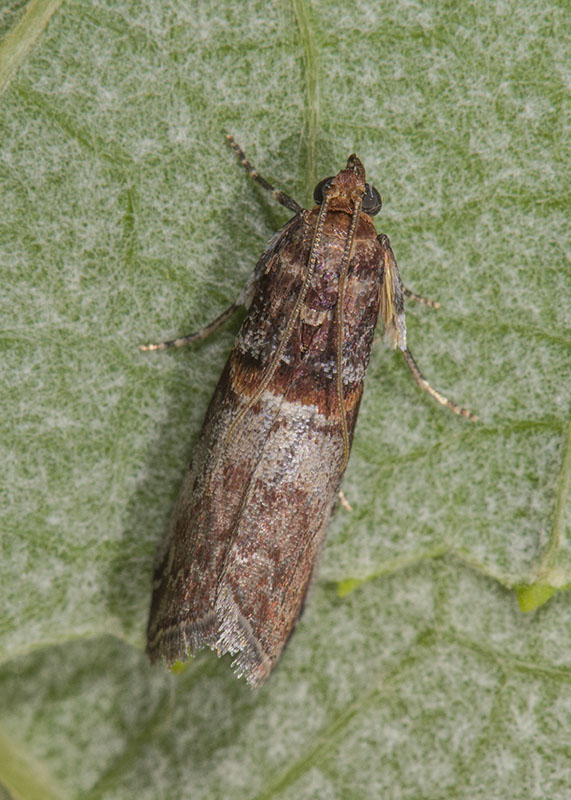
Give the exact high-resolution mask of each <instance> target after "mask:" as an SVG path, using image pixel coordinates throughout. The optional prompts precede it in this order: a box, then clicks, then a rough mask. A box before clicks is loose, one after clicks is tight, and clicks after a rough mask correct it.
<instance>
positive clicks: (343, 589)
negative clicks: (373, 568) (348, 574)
mask: <svg viewBox="0 0 571 800" xmlns="http://www.w3.org/2000/svg"><path fill="white" fill-rule="evenodd" d="M362 583H363V580H362V579H361V578H347V580H345V581H339V583H338V584H337V596H338V597H347V595H349V594H351V592H354V591H355V589H356V588H357V587H358V586H360V585H361V584H362Z"/></svg>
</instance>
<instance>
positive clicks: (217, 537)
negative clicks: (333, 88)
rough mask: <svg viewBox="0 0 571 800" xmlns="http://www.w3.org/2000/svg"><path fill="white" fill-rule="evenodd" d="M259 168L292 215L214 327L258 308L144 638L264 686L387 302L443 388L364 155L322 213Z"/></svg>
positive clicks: (219, 390)
mask: <svg viewBox="0 0 571 800" xmlns="http://www.w3.org/2000/svg"><path fill="white" fill-rule="evenodd" d="M227 138H228V141H229V143H230V145H231V146H232V148H233V149H234V151H235V152H236V154H237V155H238V157H239V159H240V161H241V162H242V164H243V165H244V167H245V168H246V170H247V171H248V172H249V174H250V175H251V177H252V178H253V179H254V180H255V181H257V182H258V183H259V184H261V186H263V187H264V189H266V190H268V191H269V192H271V193H272V194H273V196H274V198H275V199H276V200H277V201H278V203H280V204H281V205H283V206H285V207H286V208H288V209H289V210H291V211H292V212H293V213H294V216H293V218H292V219H291V220H290V221H289V222H288V223H286V225H284V227H283V228H282V229H281V230H280V231H279V232H278V233H277V234H276V235H275V236H274V237H273V239H272V240H271V241H270V243H269V245H268V247H267V249H266V250H265V252H264V253H263V254H262V256H261V257H260V259H259V261H258V263H257V265H256V267H255V269H254V272H253V274H252V276H251V278H250V280H249V281H248V283H247V285H246V287H245V289H244V290H243V292H242V293H241V294H240V296H239V297H238V299H237V300H236V302H235V303H233V304H232V305H231V306H230V307H229V308H228V309H226V311H224V312H223V313H222V314H221V315H220V316H219V317H218V318H217V319H216V320H214V322H212V323H211V324H210V325H208V326H206V327H205V328H203V329H202V330H201V331H199V332H198V333H195V334H190V335H189V336H184V337H181V338H179V339H174V340H172V341H169V342H163V343H161V344H155V345H144V346H143V347H142V349H146V350H158V349H165V348H167V347H173V346H176V347H178V346H180V345H183V344H186V343H188V342H192V341H195V340H197V339H203V338H205V337H206V336H208V335H209V334H211V333H212V332H213V331H214V330H216V328H218V327H219V325H221V324H222V323H223V322H224V321H225V320H227V319H228V318H229V317H230V316H231V314H233V312H234V311H235V310H236V309H237V308H238V307H239V306H246V308H247V309H248V312H247V315H246V317H245V319H244V322H243V324H242V327H241V328H240V331H239V333H238V335H237V337H236V340H235V343H234V347H233V349H232V352H231V353H230V356H229V358H228V361H227V362H226V366H225V367H224V371H223V373H222V376H221V378H220V380H219V382H218V386H217V387H216V390H215V392H214V396H213V398H212V400H211V402H210V405H209V407H208V411H207V413H206V418H205V420H204V424H203V427H202V431H201V433H200V437H199V440H198V443H197V445H196V448H195V451H194V454H193V457H192V461H191V464H190V467H189V469H188V472H187V474H186V477H185V479H184V482H183V484H182V488H181V490H180V494H179V497H178V500H177V502H176V506H175V509H174V512H173V515H172V518H171V521H170V524H169V526H168V529H167V532H166V535H165V537H164V539H163V541H162V543H161V544H160V547H159V549H158V552H157V557H156V562H155V569H154V578H153V594H152V602H151V610H150V616H149V623H148V632H147V638H148V644H147V652H148V655H149V657H150V659H151V661H155V660H158V659H164V660H166V661H167V663H168V664H169V665H172V664H173V662H174V661H176V660H184V659H186V658H187V657H188V654H189V653H190V654H191V655H194V654H195V653H196V652H197V651H198V650H200V649H201V648H203V647H205V646H208V647H210V648H211V649H213V650H215V651H216V652H217V653H218V655H223V654H225V653H230V654H231V655H232V656H233V657H234V660H233V663H232V666H233V667H234V669H235V671H236V673H237V675H238V676H244V677H245V678H246V680H247V682H248V683H249V684H251V685H252V686H259V685H261V684H262V683H263V682H264V681H265V680H266V679H267V677H268V676H269V675H270V673H271V671H272V669H273V667H274V666H275V664H276V662H277V661H278V659H279V657H280V654H281V653H282V651H283V649H284V647H285V645H286V643H287V641H288V639H289V638H290V636H291V635H292V633H293V631H294V628H295V626H296V624H297V622H298V620H299V618H300V615H301V613H302V610H303V606H304V603H305V600H306V597H307V592H308V587H309V586H310V584H311V580H312V576H313V574H314V572H315V568H316V563H317V560H318V557H319V553H320V551H321V549H322V547H323V544H324V541H325V536H326V533H327V528H328V525H329V521H330V518H331V513H332V509H333V506H334V504H335V501H336V498H337V495H338V492H339V487H340V483H341V479H342V477H343V473H344V471H345V467H346V465H347V460H348V458H349V453H350V451H351V443H352V440H353V432H354V430H355V423H356V421H357V414H358V412H359V404H360V402H361V396H362V393H363V383H364V380H365V374H366V372H367V367H368V364H369V357H370V353H371V346H372V344H373V336H374V332H375V327H376V325H377V320H378V317H379V315H380V316H381V318H382V322H383V326H384V336H385V340H386V342H387V343H388V344H389V345H390V346H391V347H392V348H398V349H399V350H401V351H402V353H403V355H404V358H405V361H406V363H407V365H408V367H409V369H410V371H411V372H412V375H413V377H414V379H415V381H416V382H417V384H418V385H419V386H420V387H421V388H422V389H424V390H425V391H427V392H429V393H430V394H431V395H432V397H433V398H435V400H437V401H438V402H439V403H441V404H442V405H444V406H447V407H448V408H450V409H452V411H454V412H455V413H457V414H461V415H463V416H465V417H468V418H470V419H473V418H474V415H473V414H471V413H470V412H469V411H468V410H466V409H464V408H460V407H459V406H457V405H456V404H455V403H452V402H451V401H449V400H448V399H447V398H446V397H444V396H443V395H441V394H440V393H439V392H437V391H436V390H435V389H434V388H433V387H432V386H431V385H430V384H429V383H428V381H426V379H425V378H424V377H423V375H422V374H421V372H420V370H419V368H418V367H417V365H416V362H415V361H414V359H413V357H412V355H411V353H410V350H409V349H408V347H407V342H406V324H405V314H404V296H405V295H408V296H409V297H411V298H412V299H416V300H420V301H423V302H429V303H430V301H427V300H426V299H425V298H421V297H419V296H418V295H415V294H414V293H412V292H410V291H408V290H406V289H404V288H403V286H402V283H401V279H400V275H399V271H398V267H397V263H396V260H395V257H394V254H393V251H392V249H391V244H390V241H389V239H388V237H387V236H385V235H384V234H380V235H377V233H376V231H375V227H374V224H373V219H372V218H373V217H374V215H375V214H377V213H378V212H379V211H380V209H381V197H380V195H379V193H378V191H377V190H376V189H375V188H374V187H373V186H372V185H371V184H370V183H367V181H366V179H365V169H364V167H363V164H362V163H361V161H360V160H359V159H358V158H357V156H356V155H351V156H349V158H348V160H347V165H346V167H345V168H344V169H342V170H341V171H340V172H338V174H337V175H335V176H334V177H329V178H326V179H325V180H322V181H321V182H320V183H319V184H318V185H317V186H316V188H315V192H314V199H315V203H316V205H315V206H314V208H312V209H311V210H310V211H308V210H306V209H304V208H302V207H301V206H300V205H299V204H298V203H296V202H295V200H293V199H291V198H290V197H288V196H287V195H286V194H284V193H283V192H281V191H279V190H277V189H275V188H274V187H273V186H272V185H271V184H270V183H269V182H268V181H266V180H265V179H264V178H263V177H261V176H260V175H259V174H258V173H257V172H256V170H255V169H254V168H253V166H252V165H251V163H250V162H249V161H248V159H247V158H246V155H245V154H244V152H243V151H242V149H241V148H240V147H239V146H238V145H237V144H236V142H235V141H234V140H233V138H232V137H231V136H228V137H227Z"/></svg>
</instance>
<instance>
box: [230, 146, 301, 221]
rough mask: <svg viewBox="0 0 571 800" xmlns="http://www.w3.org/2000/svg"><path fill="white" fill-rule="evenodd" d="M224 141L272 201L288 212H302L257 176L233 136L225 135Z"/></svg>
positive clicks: (285, 196)
mask: <svg viewBox="0 0 571 800" xmlns="http://www.w3.org/2000/svg"><path fill="white" fill-rule="evenodd" d="M226 139H227V141H228V143H229V144H230V147H231V148H232V150H233V151H234V152H235V153H236V155H237V156H238V158H239V159H240V163H241V164H242V165H243V166H244V167H246V169H247V170H248V173H249V174H250V177H252V178H253V179H254V180H255V181H256V182H257V183H259V184H260V186H263V188H264V189H265V190H266V191H267V192H270V193H271V194H272V195H273V197H274V200H277V201H278V203H279V204H280V205H282V206H285V207H286V208H289V210H290V211H293V212H294V213H296V214H297V213H298V212H299V211H302V207H301V206H300V205H299V203H297V202H296V201H295V200H294V199H293V198H292V197H289V195H287V194H285V192H282V191H280V190H279V189H276V188H275V187H274V186H272V184H271V183H270V182H269V181H267V180H266V179H265V178H263V177H262V176H261V175H260V174H258V172H257V171H256V170H255V169H254V167H253V166H252V164H251V163H250V162H249V160H248V158H247V156H246V153H245V152H244V151H243V150H242V148H241V147H240V145H239V144H238V143H237V142H235V141H234V137H233V136H231V135H230V134H229V133H227V134H226Z"/></svg>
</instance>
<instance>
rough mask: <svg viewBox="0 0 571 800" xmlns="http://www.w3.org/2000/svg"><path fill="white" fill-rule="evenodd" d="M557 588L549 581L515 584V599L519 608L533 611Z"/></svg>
mask: <svg viewBox="0 0 571 800" xmlns="http://www.w3.org/2000/svg"><path fill="white" fill-rule="evenodd" d="M556 591H557V589H556V588H555V586H551V585H550V584H549V583H532V584H528V585H521V586H516V594H517V601H518V603H519V607H520V610H521V611H523V612H526V611H535V609H536V608H539V606H542V605H543V604H544V603H547V601H548V600H549V598H550V597H552V595H554V594H555V592H556Z"/></svg>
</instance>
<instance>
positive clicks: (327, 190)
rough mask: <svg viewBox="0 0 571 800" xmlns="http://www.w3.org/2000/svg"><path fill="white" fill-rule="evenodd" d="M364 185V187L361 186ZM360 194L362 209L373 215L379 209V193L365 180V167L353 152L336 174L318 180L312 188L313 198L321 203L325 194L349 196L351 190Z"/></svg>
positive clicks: (331, 197)
mask: <svg viewBox="0 0 571 800" xmlns="http://www.w3.org/2000/svg"><path fill="white" fill-rule="evenodd" d="M363 187H364V188H363ZM355 191H356V192H357V193H358V194H361V195H362V198H363V201H362V202H363V205H362V210H363V211H364V212H365V214H368V215H369V216H370V217H374V216H375V214H378V213H379V211H380V210H381V206H382V200H381V195H380V194H379V192H378V191H377V190H376V189H375V187H374V186H373V185H372V184H371V183H366V182H365V167H364V166H363V164H362V163H361V161H360V160H359V159H358V158H357V156H356V155H355V154H354V153H353V154H352V155H350V156H349V158H348V159H347V166H346V167H345V169H343V170H341V172H339V173H338V174H337V175H332V176H331V177H329V178H324V179H323V180H322V181H319V183H318V184H317V186H316V187H315V189H314V190H313V199H314V200H315V202H316V203H317V205H321V204H322V203H323V201H324V199H325V197H326V195H327V196H328V197H329V198H330V199H333V198H334V197H340V196H349V195H350V194H352V193H353V192H355Z"/></svg>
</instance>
